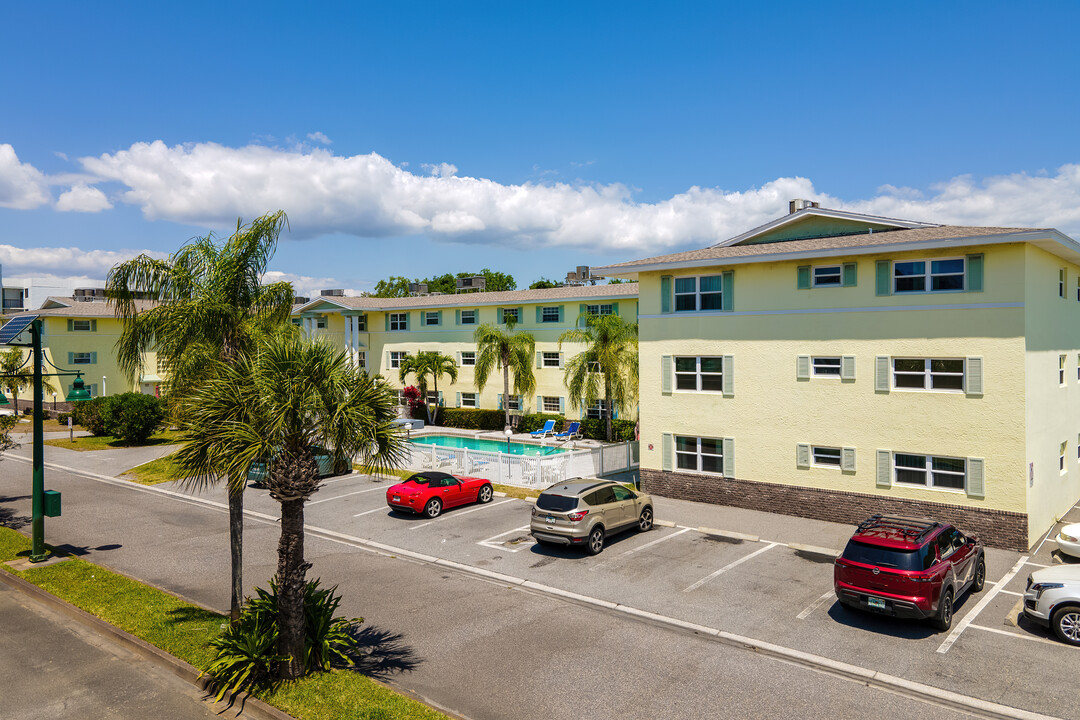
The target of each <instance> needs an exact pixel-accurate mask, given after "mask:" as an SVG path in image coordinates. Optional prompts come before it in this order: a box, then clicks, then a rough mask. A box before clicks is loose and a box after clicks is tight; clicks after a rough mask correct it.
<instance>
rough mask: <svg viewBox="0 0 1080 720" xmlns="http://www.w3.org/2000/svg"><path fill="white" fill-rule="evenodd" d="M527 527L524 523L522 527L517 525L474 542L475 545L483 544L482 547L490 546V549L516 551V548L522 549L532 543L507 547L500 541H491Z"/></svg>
mask: <svg viewBox="0 0 1080 720" xmlns="http://www.w3.org/2000/svg"><path fill="white" fill-rule="evenodd" d="M528 529H529V526H528V525H525V526H522V527H519V528H514V529H513V530H507V531H506V532H501V533H499V534H498V535H492V536H491V537H489V538H488V539H486V540H481V541H480V542H478V543H476V544H477V545H483V546H484V547H487V548H491V549H492V550H503V551H505V552H512V553H516V552H517V551H518V550H523V549H525V548H526V547H531V545H532V543H530V544H529V545H522V546H521V547H519V548H508V547H506V546H505V545H503V544H502V543H496V542H492V541H493V540H496V539H498V538H501V537H506V536H507V535H509V534H510V533H516V532H521V531H522V530H528Z"/></svg>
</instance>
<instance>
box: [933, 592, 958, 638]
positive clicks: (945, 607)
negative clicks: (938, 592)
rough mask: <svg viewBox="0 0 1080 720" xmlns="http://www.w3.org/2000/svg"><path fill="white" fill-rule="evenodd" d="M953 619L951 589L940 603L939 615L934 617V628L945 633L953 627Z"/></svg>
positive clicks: (942, 597)
mask: <svg viewBox="0 0 1080 720" xmlns="http://www.w3.org/2000/svg"><path fill="white" fill-rule="evenodd" d="M952 617H953V591H952V588H949V589H948V590H946V591H945V593H944V594H943V595H942V596H941V601H940V602H938V611H937V615H935V616H934V619H933V621H932V623H933V625H934V627H936V628H937V629H938V630H940V631H941V632H945V631H946V630H948V629H949V628H951V627H952Z"/></svg>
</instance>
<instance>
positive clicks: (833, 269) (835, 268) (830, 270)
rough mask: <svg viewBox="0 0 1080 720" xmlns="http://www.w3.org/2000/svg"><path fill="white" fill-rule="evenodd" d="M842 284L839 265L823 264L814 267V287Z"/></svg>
mask: <svg viewBox="0 0 1080 720" xmlns="http://www.w3.org/2000/svg"><path fill="white" fill-rule="evenodd" d="M841 284H842V278H841V269H840V266H839V265H822V266H821V267H816V268H814V287H834V286H835V287H839V286H840V285H841Z"/></svg>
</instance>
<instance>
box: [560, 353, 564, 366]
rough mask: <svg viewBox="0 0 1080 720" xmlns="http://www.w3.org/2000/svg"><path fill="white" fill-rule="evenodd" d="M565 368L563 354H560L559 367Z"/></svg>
mask: <svg viewBox="0 0 1080 720" xmlns="http://www.w3.org/2000/svg"><path fill="white" fill-rule="evenodd" d="M562 366H563V353H559V367H562Z"/></svg>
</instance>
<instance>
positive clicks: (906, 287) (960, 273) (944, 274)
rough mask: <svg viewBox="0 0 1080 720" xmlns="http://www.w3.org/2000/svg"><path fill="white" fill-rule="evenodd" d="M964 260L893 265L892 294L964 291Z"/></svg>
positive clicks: (911, 262)
mask: <svg viewBox="0 0 1080 720" xmlns="http://www.w3.org/2000/svg"><path fill="white" fill-rule="evenodd" d="M965 262H966V261H965V260H964V258H951V259H948V260H907V261H903V262H896V263H893V292H897V293H906V292H952V291H959V290H963V289H964V264H965Z"/></svg>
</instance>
